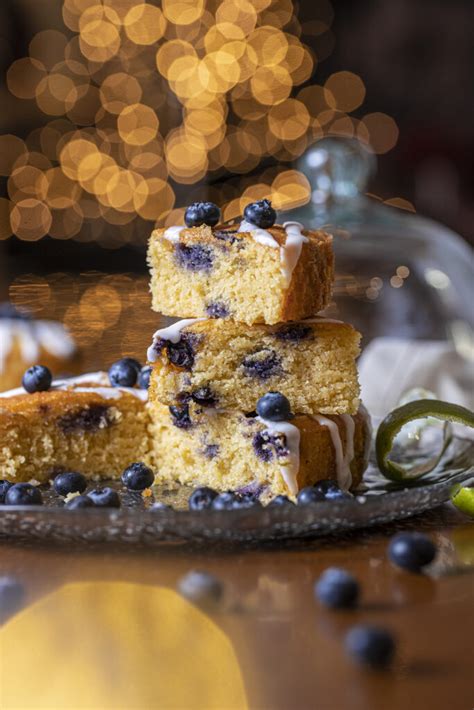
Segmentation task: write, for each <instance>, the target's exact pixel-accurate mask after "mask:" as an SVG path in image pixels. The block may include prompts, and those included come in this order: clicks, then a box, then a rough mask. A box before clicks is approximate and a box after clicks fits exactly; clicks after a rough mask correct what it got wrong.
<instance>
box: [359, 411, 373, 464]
mask: <svg viewBox="0 0 474 710" xmlns="http://www.w3.org/2000/svg"><path fill="white" fill-rule="evenodd" d="M359 413H360V414H361V415H362V418H363V420H364V426H365V440H364V464H365V465H366V466H367V464H368V463H369V456H370V449H371V447H372V434H373V427H372V420H371V418H370V414H369V412H368V411H367V408H366V406H365V404H363V403H362V402H361V403H360V405H359Z"/></svg>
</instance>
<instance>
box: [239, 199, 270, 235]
mask: <svg viewBox="0 0 474 710" xmlns="http://www.w3.org/2000/svg"><path fill="white" fill-rule="evenodd" d="M244 219H245V220H246V221H247V222H251V223H252V224H254V225H255V226H256V227H260V228H261V229H268V228H269V227H272V226H273V225H274V224H275V221H276V212H275V210H274V209H273V207H272V203H271V202H270V200H258V202H252V203H251V204H250V205H247V207H246V208H245V209H244Z"/></svg>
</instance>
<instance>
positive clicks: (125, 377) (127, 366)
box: [109, 357, 142, 387]
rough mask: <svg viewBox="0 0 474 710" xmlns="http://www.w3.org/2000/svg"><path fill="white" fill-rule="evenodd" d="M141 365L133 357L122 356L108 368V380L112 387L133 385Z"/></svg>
mask: <svg viewBox="0 0 474 710" xmlns="http://www.w3.org/2000/svg"><path fill="white" fill-rule="evenodd" d="M141 369H142V366H141V365H140V363H139V362H138V361H137V360H134V358H133V357H123V358H122V359H121V360H117V362H114V363H113V365H111V366H110V368H109V380H110V384H111V385H112V387H134V386H135V385H136V383H137V379H138V375H139V373H140V370H141Z"/></svg>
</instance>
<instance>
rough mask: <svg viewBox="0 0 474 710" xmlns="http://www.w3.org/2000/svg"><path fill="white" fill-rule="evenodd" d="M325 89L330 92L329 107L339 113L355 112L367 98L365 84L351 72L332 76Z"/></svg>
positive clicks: (337, 73) (340, 72)
mask: <svg viewBox="0 0 474 710" xmlns="http://www.w3.org/2000/svg"><path fill="white" fill-rule="evenodd" d="M325 88H326V89H327V90H328V91H329V97H330V99H329V105H330V106H331V108H334V109H337V110H338V111H348V112H349V111H355V109H357V108H359V106H360V105H361V104H362V103H363V101H364V98H365V86H364V82H363V81H362V79H361V78H360V76H357V74H353V73H352V72H350V71H338V72H335V73H334V74H331V76H330V77H329V79H328V80H327V81H326V84H325Z"/></svg>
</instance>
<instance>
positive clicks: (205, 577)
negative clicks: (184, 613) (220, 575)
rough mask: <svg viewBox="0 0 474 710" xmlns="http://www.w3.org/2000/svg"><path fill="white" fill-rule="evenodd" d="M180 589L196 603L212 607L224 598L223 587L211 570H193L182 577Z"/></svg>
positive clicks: (179, 583)
mask: <svg viewBox="0 0 474 710" xmlns="http://www.w3.org/2000/svg"><path fill="white" fill-rule="evenodd" d="M178 591H179V592H180V594H182V596H183V597H185V598H186V599H188V600H189V601H191V602H193V603H194V604H198V605H200V606H206V607H212V606H214V605H216V604H217V603H218V602H219V601H220V600H221V599H222V594H223V587H222V584H221V582H220V581H219V580H218V579H217V577H215V576H214V575H213V574H211V573H210V572H205V571H203V570H192V571H191V572H188V573H187V574H185V575H184V577H181V579H180V580H179V582H178Z"/></svg>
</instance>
